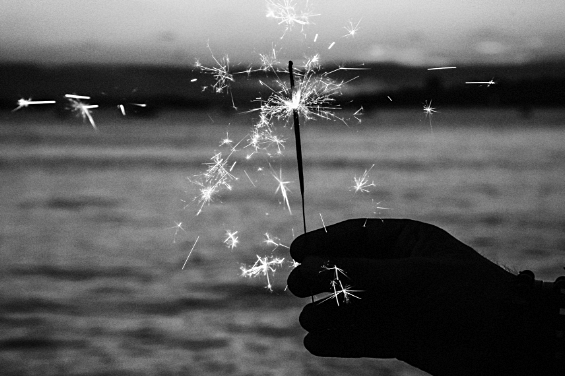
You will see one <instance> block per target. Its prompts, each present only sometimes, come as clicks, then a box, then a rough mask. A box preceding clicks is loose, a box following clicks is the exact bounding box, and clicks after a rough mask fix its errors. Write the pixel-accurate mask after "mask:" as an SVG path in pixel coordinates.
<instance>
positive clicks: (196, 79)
mask: <svg viewBox="0 0 565 376" xmlns="http://www.w3.org/2000/svg"><path fill="white" fill-rule="evenodd" d="M196 81H198V78H193V79H192V80H190V82H196Z"/></svg>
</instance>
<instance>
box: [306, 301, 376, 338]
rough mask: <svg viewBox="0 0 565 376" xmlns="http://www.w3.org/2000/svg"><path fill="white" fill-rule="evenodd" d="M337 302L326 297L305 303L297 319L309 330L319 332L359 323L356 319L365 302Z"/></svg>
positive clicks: (344, 327)
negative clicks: (325, 298)
mask: <svg viewBox="0 0 565 376" xmlns="http://www.w3.org/2000/svg"><path fill="white" fill-rule="evenodd" d="M338 303H339V301H336V300H334V299H328V300H320V301H317V302H314V303H310V304H307V305H306V306H304V308H303V309H302V312H301V313H300V316H299V319H298V321H299V322H300V325H301V326H302V327H303V328H304V329H305V330H307V331H309V332H320V331H324V330H333V329H346V328H350V327H352V326H355V325H356V323H359V321H358V320H356V319H360V318H361V315H362V312H363V311H362V309H364V308H365V307H366V304H364V305H363V304H354V303H357V302H352V303H349V304H344V303H343V302H342V303H340V304H339V305H338ZM359 303H361V302H359ZM360 309H361V310H360Z"/></svg>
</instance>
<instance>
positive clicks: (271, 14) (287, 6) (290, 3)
mask: <svg viewBox="0 0 565 376" xmlns="http://www.w3.org/2000/svg"><path fill="white" fill-rule="evenodd" d="M296 7H297V5H296V2H295V1H294V0H267V18H274V19H275V20H277V21H278V23H279V25H281V24H284V25H285V30H284V33H283V35H282V36H281V39H282V38H284V36H285V34H286V32H287V31H289V30H292V27H293V26H294V25H295V24H296V25H300V27H301V31H304V26H306V25H309V24H310V23H311V22H310V18H311V17H315V16H318V14H313V13H312V12H310V11H309V10H308V1H306V7H305V9H303V10H297V9H296Z"/></svg>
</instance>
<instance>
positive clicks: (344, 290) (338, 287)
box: [318, 265, 362, 306]
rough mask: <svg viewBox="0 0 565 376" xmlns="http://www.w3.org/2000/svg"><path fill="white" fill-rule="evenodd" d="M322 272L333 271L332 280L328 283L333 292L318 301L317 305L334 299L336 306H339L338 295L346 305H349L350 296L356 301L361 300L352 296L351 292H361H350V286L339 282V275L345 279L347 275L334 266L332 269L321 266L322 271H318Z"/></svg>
mask: <svg viewBox="0 0 565 376" xmlns="http://www.w3.org/2000/svg"><path fill="white" fill-rule="evenodd" d="M324 270H333V271H334V277H333V279H332V280H331V281H330V286H331V288H332V290H333V292H332V294H331V295H329V296H328V297H326V298H324V299H322V300H320V301H319V302H318V303H322V302H325V301H326V300H329V299H335V300H336V303H337V305H338V306H339V299H338V298H339V295H343V300H344V302H345V303H346V304H347V303H349V299H350V296H351V297H354V298H356V299H361V298H360V297H358V296H357V295H354V294H352V292H361V291H362V290H352V289H351V286H349V285H345V286H344V285H343V283H342V282H341V279H340V278H339V275H340V274H341V275H343V276H345V277H347V275H346V274H345V272H344V271H343V270H342V269H340V268H338V267H337V265H334V266H333V267H329V266H325V265H324V266H322V270H321V271H320V273H321V272H323V271H324Z"/></svg>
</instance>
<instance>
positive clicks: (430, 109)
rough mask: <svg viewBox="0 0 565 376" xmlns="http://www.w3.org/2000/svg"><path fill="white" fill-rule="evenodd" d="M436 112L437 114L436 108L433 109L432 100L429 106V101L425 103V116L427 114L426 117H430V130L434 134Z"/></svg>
mask: <svg viewBox="0 0 565 376" xmlns="http://www.w3.org/2000/svg"><path fill="white" fill-rule="evenodd" d="M435 112H437V111H436V110H435V108H434V107H432V101H431V99H430V103H429V104H428V101H425V102H424V114H426V117H429V118H430V129H431V131H432V132H433V131H434V130H433V128H432V115H433V114H434V113H435Z"/></svg>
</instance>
